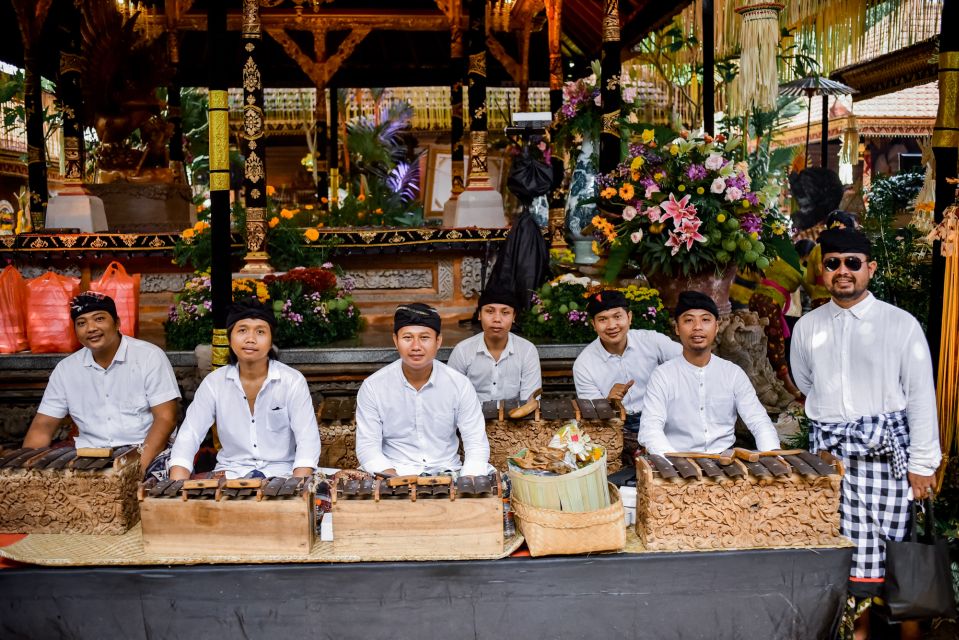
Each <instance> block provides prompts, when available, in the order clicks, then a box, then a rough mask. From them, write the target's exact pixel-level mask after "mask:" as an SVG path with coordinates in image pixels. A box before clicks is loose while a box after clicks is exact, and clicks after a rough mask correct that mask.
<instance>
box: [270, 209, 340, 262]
mask: <svg viewBox="0 0 959 640" xmlns="http://www.w3.org/2000/svg"><path fill="white" fill-rule="evenodd" d="M267 202H268V206H267V211H268V214H267V223H266V226H267V233H266V244H267V250H268V251H269V253H270V264H271V265H273V267H274V268H275V269H277V270H279V271H288V270H290V269H293V268H294V267H315V266H318V265H321V264H323V263H325V262H326V261H327V259H328V258H329V253H330V249H331V248H332V247H333V243H332V238H327V237H324V238H323V239H322V240H321V235H320V231H319V230H320V229H322V228H323V227H324V226H326V225H325V223H324V222H323V220H322V215H321V214H322V212H321V211H319V210H317V209H316V208H315V207H314V206H313V205H311V204H307V205H304V206H303V208H302V209H300V208H299V207H297V208H294V209H287V208H286V207H281V208H280V209H279V211H277V210H276V207H275V205H274V206H270V205H269V203H270V202H271V201H270V200H267ZM270 214H272V215H270ZM317 218H320V221H319V222H316V219H317Z"/></svg>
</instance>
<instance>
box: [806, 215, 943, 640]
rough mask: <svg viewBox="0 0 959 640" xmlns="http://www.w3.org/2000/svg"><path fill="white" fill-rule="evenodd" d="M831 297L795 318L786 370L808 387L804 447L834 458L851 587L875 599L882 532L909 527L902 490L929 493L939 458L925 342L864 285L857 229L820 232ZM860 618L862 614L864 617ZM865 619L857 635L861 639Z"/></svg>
mask: <svg viewBox="0 0 959 640" xmlns="http://www.w3.org/2000/svg"><path fill="white" fill-rule="evenodd" d="M819 244H820V247H821V249H822V266H823V284H824V285H825V286H826V288H827V289H828V290H829V293H830V295H831V300H830V301H829V302H828V303H827V304H825V305H823V306H821V307H819V308H818V309H815V310H813V311H811V312H809V313H807V314H806V315H805V316H803V317H802V318H800V319H799V322H797V323H796V330H795V333H794V334H793V343H792V354H791V355H792V357H791V363H792V369H793V376H794V377H795V380H796V385H797V386H798V387H799V389H800V390H801V391H802V392H803V393H804V394H806V415H807V416H808V417H809V418H810V420H811V430H810V449H811V450H812V451H813V452H816V451H821V450H826V451H829V452H831V453H833V454H834V455H836V456H837V457H839V458H841V459H842V461H843V463H844V465H845V467H846V475H845V476H844V477H843V481H842V489H841V500H840V514H841V524H840V531H841V532H842V534H843V535H845V536H847V537H849V538H850V539H852V541H853V542H854V543H855V545H856V548H855V550H854V551H853V566H852V571H851V575H850V578H849V580H850V583H849V584H850V589H849V591H850V593H851V594H852V595H854V596H856V597H858V598H872V597H874V596H876V595H878V594H879V593H880V591H881V587H882V583H883V579H884V578H883V577H884V575H885V543H884V540H904V539H905V538H906V536H907V534H908V531H909V526H910V523H909V507H908V500H909V497H908V496H909V493H910V489H911V493H912V494H913V496H914V497H915V498H916V499H922V498H925V497H927V496H929V495H930V494H931V492H932V490H933V487H934V484H935V477H934V474H935V471H936V468H937V467H938V466H939V462H940V460H941V453H940V450H939V433H938V432H939V429H938V422H937V418H936V396H935V387H934V381H933V373H932V359H931V357H930V355H929V345H928V344H927V342H926V339H925V336H924V335H923V332H922V328H921V327H920V326H919V323H918V322H917V321H916V319H915V318H914V317H913V316H911V315H910V314H909V313H907V312H905V311H903V310H902V309H899V308H898V307H894V306H893V305H890V304H887V303H885V302H883V301H881V300H877V299H876V298H875V297H874V296H873V295H872V294H871V293H870V292H869V290H868V287H869V280H870V278H871V277H872V275H873V274H874V273H875V272H876V262H875V261H873V260H870V255H871V253H870V252H871V247H870V243H869V239H868V238H866V236H865V235H864V234H863V233H862V232H861V231H859V230H857V229H854V228H849V227H846V228H832V229H827V230H826V231H824V232H823V233H822V234H821V235H820V237H819ZM863 618H865V616H864V617H863ZM865 625H866V621H865V620H860V621H857V628H856V634H857V635H856V637H866V636H865V635H863V634H866V633H868V626H865Z"/></svg>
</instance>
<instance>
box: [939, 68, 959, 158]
mask: <svg viewBox="0 0 959 640" xmlns="http://www.w3.org/2000/svg"><path fill="white" fill-rule="evenodd" d="M932 146H934V147H959V51H943V52H942V53H940V54H939V112H938V114H937V115H936V128H935V129H934V130H933V133H932Z"/></svg>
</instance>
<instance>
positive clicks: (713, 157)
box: [703, 153, 724, 193]
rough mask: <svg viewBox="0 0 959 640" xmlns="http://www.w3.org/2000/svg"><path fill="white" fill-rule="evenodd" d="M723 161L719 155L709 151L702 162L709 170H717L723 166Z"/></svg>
mask: <svg viewBox="0 0 959 640" xmlns="http://www.w3.org/2000/svg"><path fill="white" fill-rule="evenodd" d="M723 162H724V161H723V157H722V156H721V155H719V154H718V153H711V154H709V155H708V156H706V161H705V162H704V163H703V164H704V165H705V166H706V168H707V169H709V170H710V171H719V170H720V169H722V168H723ZM713 193H719V192H718V191H714V192H713Z"/></svg>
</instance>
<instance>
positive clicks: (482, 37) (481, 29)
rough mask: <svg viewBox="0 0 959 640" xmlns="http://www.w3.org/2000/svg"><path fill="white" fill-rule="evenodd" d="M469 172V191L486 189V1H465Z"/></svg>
mask: <svg viewBox="0 0 959 640" xmlns="http://www.w3.org/2000/svg"><path fill="white" fill-rule="evenodd" d="M468 2H469V31H468V33H467V39H466V41H467V46H468V48H469V109H470V170H469V176H468V186H469V188H479V189H488V188H489V172H488V170H487V159H486V153H487V140H488V138H489V131H488V129H487V112H486V1H485V0H468Z"/></svg>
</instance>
